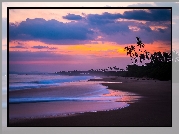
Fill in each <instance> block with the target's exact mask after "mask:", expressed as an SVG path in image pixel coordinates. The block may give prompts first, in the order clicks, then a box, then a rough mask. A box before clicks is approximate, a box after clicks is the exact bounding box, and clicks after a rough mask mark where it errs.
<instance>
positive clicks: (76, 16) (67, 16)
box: [63, 14, 83, 20]
mask: <svg viewBox="0 0 179 134" xmlns="http://www.w3.org/2000/svg"><path fill="white" fill-rule="evenodd" d="M82 18H83V17H82V16H80V15H75V14H68V15H66V16H63V19H67V20H81V19H82Z"/></svg>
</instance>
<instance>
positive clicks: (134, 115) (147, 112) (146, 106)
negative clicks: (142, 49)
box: [9, 77, 172, 127]
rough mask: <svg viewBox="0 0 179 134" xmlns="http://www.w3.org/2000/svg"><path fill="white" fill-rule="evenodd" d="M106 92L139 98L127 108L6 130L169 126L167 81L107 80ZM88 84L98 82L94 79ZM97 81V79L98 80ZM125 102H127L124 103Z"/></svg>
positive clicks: (26, 121) (31, 122) (41, 120)
mask: <svg viewBox="0 0 179 134" xmlns="http://www.w3.org/2000/svg"><path fill="white" fill-rule="evenodd" d="M102 80H103V81H111V82H115V81H116V82H118V81H119V82H121V81H122V83H103V85H105V86H108V89H113V90H120V91H124V92H132V93H136V94H139V95H140V96H142V98H140V100H139V101H136V102H135V103H130V106H128V107H126V108H123V109H118V110H112V111H100V112H94V113H92V112H88V113H82V114H77V115H75V116H67V117H53V118H39V119H24V120H21V121H20V122H10V124H9V125H10V126H161V127H162V126H163V127H164V126H165V127H171V126H172V109H171V108H172V107H171V105H172V103H171V99H172V98H171V95H172V94H171V93H172V92H171V81H158V80H142V79H139V80H137V79H133V78H132V79H130V78H128V79H126V78H123V77H116V78H111V77H107V78H104V79H102ZM92 81H98V80H96V79H94V80H92ZM99 81H101V79H100V80H99ZM126 101H127V99H126Z"/></svg>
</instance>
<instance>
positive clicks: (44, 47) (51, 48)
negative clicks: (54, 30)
mask: <svg viewBox="0 0 179 134" xmlns="http://www.w3.org/2000/svg"><path fill="white" fill-rule="evenodd" d="M31 48H36V49H49V50H55V49H57V48H56V47H48V46H40V45H39V46H33V47H31Z"/></svg>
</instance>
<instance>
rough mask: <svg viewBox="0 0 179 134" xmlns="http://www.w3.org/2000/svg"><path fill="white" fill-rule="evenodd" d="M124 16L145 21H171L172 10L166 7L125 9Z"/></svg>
mask: <svg viewBox="0 0 179 134" xmlns="http://www.w3.org/2000/svg"><path fill="white" fill-rule="evenodd" d="M123 18H125V19H134V20H144V21H170V20H171V11H170V10H166V9H149V10H148V11H146V10H133V11H125V12H124V14H123Z"/></svg>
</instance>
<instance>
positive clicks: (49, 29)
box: [9, 18, 93, 41]
mask: <svg viewBox="0 0 179 134" xmlns="http://www.w3.org/2000/svg"><path fill="white" fill-rule="evenodd" d="M9 33H10V35H9V39H10V41H11V40H41V41H43V40H44V39H46V40H49V41H50V40H79V41H83V40H88V39H90V40H91V39H92V38H90V37H92V36H89V35H92V34H93V31H91V30H90V29H89V28H88V27H87V26H86V25H85V24H81V22H69V23H62V22H59V21H57V20H54V19H53V20H49V21H46V20H44V19H42V18H36V19H26V21H22V22H21V23H20V24H19V25H18V26H16V25H15V24H13V23H12V24H10V26H9Z"/></svg>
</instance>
